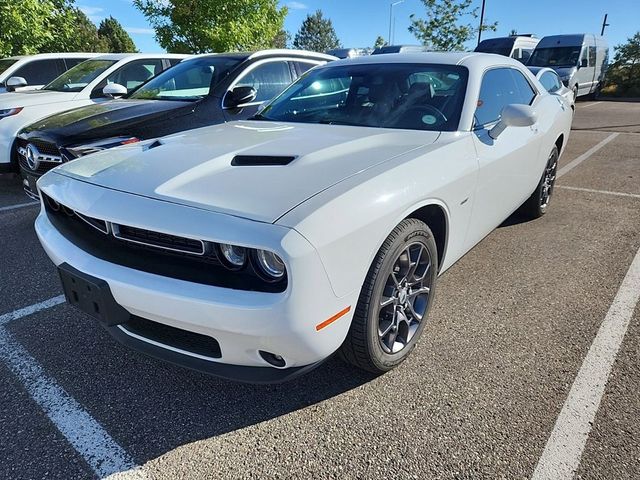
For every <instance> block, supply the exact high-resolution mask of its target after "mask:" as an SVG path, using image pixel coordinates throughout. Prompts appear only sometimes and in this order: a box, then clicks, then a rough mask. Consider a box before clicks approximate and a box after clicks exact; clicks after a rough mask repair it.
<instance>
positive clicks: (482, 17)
mask: <svg viewBox="0 0 640 480" xmlns="http://www.w3.org/2000/svg"><path fill="white" fill-rule="evenodd" d="M484 3H485V0H482V11H481V12H480V28H478V45H480V39H481V38H482V25H483V24H484Z"/></svg>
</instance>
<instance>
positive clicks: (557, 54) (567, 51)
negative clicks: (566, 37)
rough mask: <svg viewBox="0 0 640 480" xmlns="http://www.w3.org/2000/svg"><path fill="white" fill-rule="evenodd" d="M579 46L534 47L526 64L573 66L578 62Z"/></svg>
mask: <svg viewBox="0 0 640 480" xmlns="http://www.w3.org/2000/svg"><path fill="white" fill-rule="evenodd" d="M581 50H582V47H581V46H575V47H552V48H536V49H535V50H534V51H533V54H532V55H531V58H529V61H528V62H527V65H531V66H534V67H574V66H576V65H577V64H578V58H579V57H580V51H581Z"/></svg>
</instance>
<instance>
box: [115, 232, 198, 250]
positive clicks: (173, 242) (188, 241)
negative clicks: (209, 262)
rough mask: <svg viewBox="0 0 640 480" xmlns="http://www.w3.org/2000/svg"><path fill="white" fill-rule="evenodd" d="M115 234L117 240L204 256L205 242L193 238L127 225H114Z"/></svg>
mask: <svg viewBox="0 0 640 480" xmlns="http://www.w3.org/2000/svg"><path fill="white" fill-rule="evenodd" d="M113 227H114V231H113V234H114V236H115V237H116V238H119V239H122V240H128V241H130V242H136V243H139V244H142V245H149V246H155V247H158V248H164V249H167V250H174V251H177V252H184V253H192V254H194V255H204V254H205V246H204V242H202V241H200V240H194V239H192V238H185V237H178V236H176V235H169V234H166V233H160V232H152V231H150V230H143V229H141V228H135V227H129V226H127V225H114V226H113Z"/></svg>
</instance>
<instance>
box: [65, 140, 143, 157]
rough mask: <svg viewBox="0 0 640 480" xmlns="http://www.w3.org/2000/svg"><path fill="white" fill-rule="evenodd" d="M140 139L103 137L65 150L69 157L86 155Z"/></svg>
mask: <svg viewBox="0 0 640 480" xmlns="http://www.w3.org/2000/svg"><path fill="white" fill-rule="evenodd" d="M139 141H140V139H139V138H137V137H128V136H123V137H111V138H102V139H100V140H96V141H95V142H90V143H85V144H82V145H75V146H73V147H66V148H65V149H64V150H65V151H66V152H68V153H69V155H67V157H73V158H78V157H84V156H85V155H89V154H90V153H96V152H100V151H102V150H108V149H110V148H115V147H119V146H120V145H128V144H130V143H137V142H139Z"/></svg>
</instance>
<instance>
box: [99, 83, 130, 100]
mask: <svg viewBox="0 0 640 480" xmlns="http://www.w3.org/2000/svg"><path fill="white" fill-rule="evenodd" d="M127 92H128V90H127V87H124V86H122V85H120V84H119V83H109V84H108V85H107V86H106V87H104V88H103V89H102V93H103V94H104V96H105V97H111V98H119V97H122V96H124V95H126V94H127Z"/></svg>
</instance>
